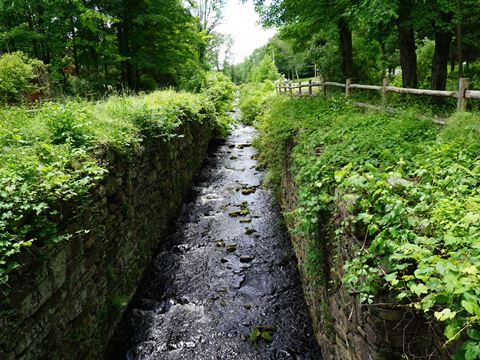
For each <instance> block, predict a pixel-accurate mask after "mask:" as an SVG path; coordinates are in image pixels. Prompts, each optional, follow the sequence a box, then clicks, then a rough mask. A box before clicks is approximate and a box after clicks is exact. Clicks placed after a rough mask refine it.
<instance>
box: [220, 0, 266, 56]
mask: <svg viewBox="0 0 480 360" xmlns="http://www.w3.org/2000/svg"><path fill="white" fill-rule="evenodd" d="M258 21H259V17H258V14H257V13H256V12H255V8H254V6H253V4H252V2H251V1H248V2H246V3H245V4H242V3H241V2H240V0H227V4H226V7H225V9H224V11H223V21H222V25H220V26H219V27H218V31H219V32H221V33H224V34H230V35H232V37H233V40H234V41H235V43H234V44H233V47H232V53H233V62H234V63H235V64H238V63H241V62H242V61H243V60H244V59H245V58H246V57H247V56H248V55H250V54H251V53H252V51H253V50H255V49H256V48H259V47H261V46H263V45H265V44H266V43H267V41H268V40H269V39H270V38H271V37H272V36H273V35H274V34H275V30H274V29H266V30H265V29H263V28H262V26H261V25H259V24H257V23H258Z"/></svg>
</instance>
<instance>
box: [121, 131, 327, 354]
mask: <svg viewBox="0 0 480 360" xmlns="http://www.w3.org/2000/svg"><path fill="white" fill-rule="evenodd" d="M254 136H255V129H254V128H252V127H248V126H244V125H237V126H236V127H235V128H234V130H233V131H232V134H231V135H230V137H229V138H228V139H227V141H226V142H225V143H224V144H222V145H221V146H218V147H216V148H215V149H213V150H212V151H211V152H210V153H209V155H208V156H207V159H206V161H205V164H204V167H203V169H202V170H201V171H200V173H199V174H198V176H197V178H196V182H195V184H194V186H193V189H192V194H191V196H190V198H189V199H188V200H187V202H186V203H185V204H184V206H183V208H182V211H181V213H180V215H179V216H178V218H177V220H176V223H175V225H174V227H173V229H172V233H171V235H170V236H169V237H168V239H167V240H166V241H165V243H164V246H163V247H162V248H161V249H160V252H159V253H158V254H157V255H156V256H155V258H154V260H153V262H152V264H151V266H150V268H149V269H148V270H147V272H146V275H145V277H144V279H143V281H142V284H141V285H140V287H139V290H138V291H137V294H136V296H135V298H134V299H133V301H132V303H131V304H130V306H129V310H128V312H127V316H126V320H125V326H124V329H123V333H124V336H123V339H122V344H121V347H124V349H125V351H123V350H122V351H121V354H120V355H118V356H115V358H121V359H128V360H134V359H135V360H137V359H178V360H180V359H182V360H190V359H192V360H193V359H195V360H196V359H201V360H203V359H235V360H254V359H320V357H321V356H320V351H319V349H318V347H317V345H316V342H315V338H314V335H313V330H312V327H311V322H310V319H309V317H308V314H307V307H306V304H305V302H304V299H303V294H302V288H301V283H300V277H299V273H298V271H297V268H296V258H295V255H294V251H293V248H292V245H291V244H290V241H289V238H288V235H287V233H286V230H285V228H284V226H282V224H281V213H280V209H279V206H278V205H277V204H276V202H275V199H274V196H273V194H272V192H271V191H270V190H267V189H264V188H262V187H261V183H262V180H263V177H264V172H263V171H261V170H259V169H257V161H256V160H255V154H256V150H255V149H254V148H253V147H252V146H251V145H252V139H253V137H254ZM117 351H118V349H117Z"/></svg>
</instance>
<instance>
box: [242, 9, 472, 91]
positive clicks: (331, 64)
mask: <svg viewBox="0 0 480 360" xmlns="http://www.w3.org/2000/svg"><path fill="white" fill-rule="evenodd" d="M254 3H255V5H256V9H257V12H258V13H259V14H260V15H261V19H262V23H263V24H264V25H265V26H270V27H278V28H279V35H278V36H276V37H274V38H273V39H272V40H271V41H270V42H269V44H268V45H266V46H265V47H264V48H262V49H259V50H257V51H256V53H254V54H252V56H251V57H250V58H248V59H247V60H246V62H245V63H243V64H241V65H239V66H238V67H237V68H236V71H235V76H236V80H237V81H239V80H240V81H241V80H244V79H245V75H244V74H245V73H246V72H248V71H246V70H245V69H246V68H249V67H251V64H252V63H256V62H258V59H261V58H262V56H263V54H265V53H269V54H271V56H274V58H275V62H276V65H277V67H278V68H279V70H280V72H281V73H283V74H285V76H286V77H287V78H289V79H294V78H297V79H298V78H301V77H308V76H314V75H315V74H316V71H315V70H318V73H320V74H322V75H323V76H324V77H325V78H327V79H328V80H331V81H344V80H345V79H346V78H351V79H352V80H355V81H363V82H370V83H372V82H375V83H378V82H380V81H381V78H382V77H384V76H385V75H390V76H393V75H394V74H395V72H396V70H397V72H399V71H398V70H401V77H402V79H401V84H402V86H404V87H414V88H415V87H422V88H432V89H439V90H443V89H445V88H446V87H447V85H448V84H447V83H448V80H455V81H452V84H455V85H456V83H457V79H458V78H459V77H471V78H473V80H474V81H475V80H476V79H478V78H479V75H478V71H477V69H476V66H475V61H476V60H477V59H478V57H479V55H480V47H479V45H478V44H479V40H480V27H479V26H478V25H479V19H480V8H479V6H478V1H475V0H455V1H451V0H426V1H417V0H402V1H400V0H396V1H388V2H386V1H376V0H373V1H372V0H354V1H350V0H349V1H346V0H340V1H331V0H320V1H318V0H273V1H269V2H266V1H264V0H254ZM472 65H473V66H472ZM477 81H478V80H477Z"/></svg>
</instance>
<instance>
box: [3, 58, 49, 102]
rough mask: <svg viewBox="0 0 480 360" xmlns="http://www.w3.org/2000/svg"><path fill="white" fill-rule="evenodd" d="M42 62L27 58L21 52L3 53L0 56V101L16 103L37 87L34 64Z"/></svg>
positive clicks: (40, 64)
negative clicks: (34, 81) (34, 82)
mask: <svg viewBox="0 0 480 360" xmlns="http://www.w3.org/2000/svg"><path fill="white" fill-rule="evenodd" d="M42 65H43V64H42V62H41V61H38V60H32V59H29V58H28V57H27V56H26V55H25V54H23V53H22V52H15V53H11V54H4V55H2V56H1V57H0V102H2V103H9V104H11V103H18V102H21V101H23V100H24V99H25V96H27V95H28V94H29V93H31V92H32V91H34V90H36V89H37V87H36V86H35V85H34V84H33V80H34V79H35V72H34V68H35V66H42Z"/></svg>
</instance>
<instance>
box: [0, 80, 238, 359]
mask: <svg viewBox="0 0 480 360" xmlns="http://www.w3.org/2000/svg"><path fill="white" fill-rule="evenodd" d="M232 90H233V89H232ZM214 95H215V94H214V92H213V91H212V92H210V93H209V92H206V93H205V94H197V95H194V94H187V93H175V92H171V91H168V92H156V93H152V94H150V95H144V96H138V97H121V98H111V99H109V100H108V101H105V102H102V103H98V104H91V103H66V104H53V103H50V104H45V105H44V106H43V107H42V108H40V109H38V111H35V112H31V111H27V110H25V109H19V108H10V109H4V110H2V116H1V120H0V121H1V127H0V135H1V137H0V144H1V146H2V150H3V151H2V154H1V155H0V156H1V160H2V161H1V166H0V182H1V184H2V189H4V190H3V191H2V192H1V193H0V207H1V209H2V212H1V218H0V226H1V233H0V236H1V237H0V245H1V246H0V271H1V272H0V280H1V283H2V284H1V290H2V304H1V310H2V312H1V317H0V325H1V326H0V328H1V329H2V330H1V331H0V357H2V358H6V359H10V358H42V357H51V356H54V357H59V358H98V357H99V356H101V355H100V354H101V353H102V351H103V348H104V346H105V344H106V343H107V341H108V337H109V336H110V335H111V334H112V332H113V330H114V328H115V325H116V323H117V322H118V320H119V318H120V314H121V313H122V312H123V310H124V306H125V305H126V304H127V303H128V300H129V298H130V297H131V296H132V295H133V293H134V291H135V289H136V286H137V284H138V281H139V279H140V277H141V275H142V273H143V271H144V269H145V267H146V265H147V264H148V263H149V261H150V259H151V256H152V255H153V251H154V250H155V249H156V247H158V245H159V242H160V241H161V240H162V237H163V236H164V233H165V230H166V228H167V226H168V224H169V222H170V221H171V220H172V217H173V216H175V213H176V210H177V208H178V206H179V205H180V204H181V200H182V196H183V195H184V193H185V191H186V190H187V188H188V186H189V183H190V181H191V179H192V177H193V175H194V174H195V171H196V169H198V167H199V166H200V164H201V163H202V160H203V157H204V154H205V152H206V149H207V146H208V142H209V140H210V139H211V137H212V136H214V135H215V134H217V135H218V134H220V133H224V132H225V131H226V128H227V123H226V116H225V114H224V110H225V107H226V106H227V104H228V102H229V101H230V100H231V99H232V97H233V91H232V92H230V95H229V97H228V96H227V97H228V99H227V97H222V99H221V100H220V99H217V98H215V96H214Z"/></svg>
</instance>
